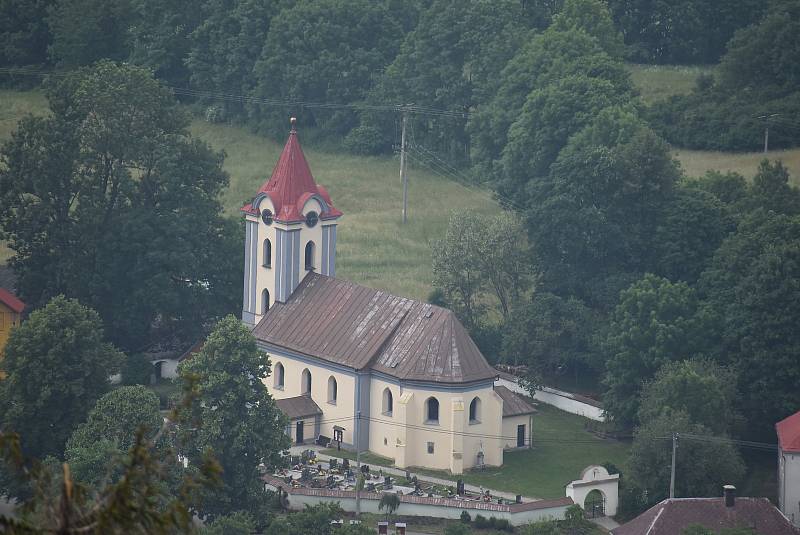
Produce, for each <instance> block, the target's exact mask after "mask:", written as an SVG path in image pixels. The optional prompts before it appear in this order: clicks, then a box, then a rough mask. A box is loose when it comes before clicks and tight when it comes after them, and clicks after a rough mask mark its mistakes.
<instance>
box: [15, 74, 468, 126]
mask: <svg viewBox="0 0 800 535" xmlns="http://www.w3.org/2000/svg"><path fill="white" fill-rule="evenodd" d="M0 74H8V75H16V74H18V75H24V76H43V77H44V76H54V77H57V78H63V77H65V76H67V73H61V72H56V71H43V70H38V69H31V68H25V67H14V68H10V67H0ZM162 85H163V87H166V88H168V89H170V90H172V92H173V93H175V94H176V95H182V96H189V97H195V98H208V99H212V100H224V101H229V102H240V103H245V102H246V103H250V104H264V105H269V106H280V107H292V108H294V107H299V108H310V109H334V110H335V109H349V110H363V111H379V112H392V113H398V112H401V111H403V110H405V111H407V112H409V113H412V114H416V115H427V116H433V117H450V118H458V119H466V118H468V117H469V112H468V111H466V110H465V111H461V112H457V111H452V110H444V109H440V108H434V107H431V106H424V105H410V106H406V105H400V104H398V105H386V104H369V103H366V102H352V103H335V102H318V101H309V100H281V99H274V98H267V97H258V96H252V95H242V94H237V93H228V92H222V91H205V90H200V89H191V88H186V87H176V86H171V85H168V84H162Z"/></svg>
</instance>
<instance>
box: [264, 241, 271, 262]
mask: <svg viewBox="0 0 800 535" xmlns="http://www.w3.org/2000/svg"><path fill="white" fill-rule="evenodd" d="M263 255H264V261H263V266H264V267H266V268H268V267H272V242H271V241H269V238H267V239H265V240H264V251H263Z"/></svg>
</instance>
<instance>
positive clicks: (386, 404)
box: [381, 387, 394, 416]
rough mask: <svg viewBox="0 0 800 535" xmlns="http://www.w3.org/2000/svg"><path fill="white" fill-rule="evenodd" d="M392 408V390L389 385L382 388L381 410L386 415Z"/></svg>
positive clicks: (390, 412)
mask: <svg viewBox="0 0 800 535" xmlns="http://www.w3.org/2000/svg"><path fill="white" fill-rule="evenodd" d="M393 410H394V399H393V398H392V391H391V390H389V387H386V388H384V389H383V406H382V407H381V412H382V413H383V414H385V415H386V416H391V415H392V411H393Z"/></svg>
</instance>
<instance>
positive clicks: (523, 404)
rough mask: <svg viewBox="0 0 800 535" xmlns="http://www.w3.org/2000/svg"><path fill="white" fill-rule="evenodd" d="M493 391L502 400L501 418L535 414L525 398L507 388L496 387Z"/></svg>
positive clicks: (534, 410)
mask: <svg viewBox="0 0 800 535" xmlns="http://www.w3.org/2000/svg"><path fill="white" fill-rule="evenodd" d="M494 391H495V392H497V395H498V396H500V397H501V398H502V399H503V418H508V417H509V416H519V415H521V414H533V413H534V412H536V409H535V408H533V405H531V404H530V403H528V402H527V401H525V398H523V397H522V396H520V395H519V394H517V393H515V392H512V391H511V390H509V389H508V388H506V387H504V386H497V385H496V386H495V387H494Z"/></svg>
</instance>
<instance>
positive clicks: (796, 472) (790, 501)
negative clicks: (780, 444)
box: [778, 451, 800, 527]
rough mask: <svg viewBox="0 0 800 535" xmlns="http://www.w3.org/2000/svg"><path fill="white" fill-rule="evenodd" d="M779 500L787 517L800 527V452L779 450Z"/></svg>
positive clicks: (781, 508)
mask: <svg viewBox="0 0 800 535" xmlns="http://www.w3.org/2000/svg"><path fill="white" fill-rule="evenodd" d="M778 501H779V506H780V510H781V512H782V513H783V514H784V515H786V518H788V519H789V520H790V521H791V522H792V524H794V525H795V526H798V527H800V454H796V453H789V452H784V451H779V452H778Z"/></svg>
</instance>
